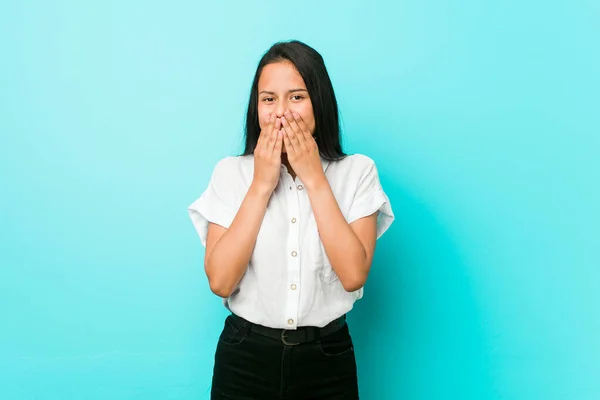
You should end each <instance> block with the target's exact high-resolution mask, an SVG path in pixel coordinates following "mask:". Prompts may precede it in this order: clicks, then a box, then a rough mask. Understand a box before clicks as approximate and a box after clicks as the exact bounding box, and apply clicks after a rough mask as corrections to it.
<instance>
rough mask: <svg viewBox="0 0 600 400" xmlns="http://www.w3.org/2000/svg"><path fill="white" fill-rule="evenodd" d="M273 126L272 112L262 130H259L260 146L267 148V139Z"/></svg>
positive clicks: (271, 132) (271, 133) (273, 117)
mask: <svg viewBox="0 0 600 400" xmlns="http://www.w3.org/2000/svg"><path fill="white" fill-rule="evenodd" d="M274 127H275V116H274V115H273V114H270V115H269V123H268V125H267V126H266V127H265V129H264V132H262V131H261V135H260V136H261V138H262V146H263V148H265V149H268V148H269V139H270V138H271V136H272V135H273V128H274Z"/></svg>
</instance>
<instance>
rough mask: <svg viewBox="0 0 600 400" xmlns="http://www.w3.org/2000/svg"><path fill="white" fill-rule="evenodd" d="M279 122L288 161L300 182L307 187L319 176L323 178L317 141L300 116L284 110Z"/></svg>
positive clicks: (316, 180) (318, 178)
mask: <svg viewBox="0 0 600 400" xmlns="http://www.w3.org/2000/svg"><path fill="white" fill-rule="evenodd" d="M281 122H282V130H283V144H284V145H285V150H286V152H287V157H288V161H289V162H290V165H291V166H292V168H293V169H294V172H295V173H296V175H298V177H300V180H302V183H304V185H305V186H307V187H309V186H310V185H313V184H315V183H316V182H318V181H319V180H320V179H321V178H325V173H324V172H323V166H322V164H321V156H320V155H319V148H318V147H317V142H316V141H315V139H314V138H313V136H312V134H311V133H310V130H309V129H308V126H306V123H304V121H303V120H302V117H301V116H300V115H299V114H297V113H292V112H291V111H286V112H285V113H284V115H283V117H282V118H281Z"/></svg>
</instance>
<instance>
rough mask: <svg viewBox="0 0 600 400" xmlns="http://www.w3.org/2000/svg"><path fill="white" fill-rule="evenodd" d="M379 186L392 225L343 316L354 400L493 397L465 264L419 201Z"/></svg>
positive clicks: (392, 185) (386, 184)
mask: <svg viewBox="0 0 600 400" xmlns="http://www.w3.org/2000/svg"><path fill="white" fill-rule="evenodd" d="M383 184H384V187H385V189H386V193H387V194H388V196H389V197H390V201H391V202H392V207H393V210H394V214H395V215H396V220H395V222H394V224H392V227H391V228H390V229H389V231H388V232H387V233H386V234H384V236H383V237H382V238H381V239H380V241H379V242H378V245H377V250H376V255H375V259H374V261H373V267H372V270H371V274H370V277H369V280H368V282H367V285H366V286H365V292H364V297H363V298H362V299H361V300H359V301H358V302H357V303H356V304H355V308H354V310H353V311H351V312H350V313H349V318H348V319H349V325H350V328H351V332H352V336H353V338H354V342H355V347H356V357H357V362H358V373H359V385H360V391H361V398H365V399H377V400H385V399H393V400H398V399H401V398H403V399H409V398H410V399H424V400H425V399H426V400H435V399H443V400H448V399H461V400H466V399H477V400H481V399H486V400H490V399H494V398H497V393H495V390H494V385H493V381H492V376H491V370H490V360H489V353H488V351H487V348H486V340H485V337H484V330H483V326H482V318H481V316H480V315H479V306H478V304H477V299H476V298H475V296H474V294H473V291H472V287H471V282H470V281H469V268H468V266H467V265H465V263H464V262H463V261H462V260H461V257H460V255H459V254H458V251H457V249H456V246H455V243H454V242H453V238H452V237H450V235H449V233H448V232H447V231H446V230H445V229H444V227H443V226H442V225H441V223H440V222H439V221H438V220H437V219H436V216H435V213H434V212H433V210H431V209H430V208H429V207H428V205H427V204H425V203H424V202H422V201H421V200H420V199H417V198H415V197H414V196H412V195H411V193H409V192H408V191H407V190H405V189H404V188H403V187H401V186H400V185H399V184H398V183H397V182H392V181H391V180H390V181H388V182H384V183H383Z"/></svg>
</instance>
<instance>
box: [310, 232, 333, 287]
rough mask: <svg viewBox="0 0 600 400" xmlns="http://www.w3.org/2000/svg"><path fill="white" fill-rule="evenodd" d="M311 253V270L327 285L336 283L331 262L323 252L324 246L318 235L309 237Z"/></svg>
mask: <svg viewBox="0 0 600 400" xmlns="http://www.w3.org/2000/svg"><path fill="white" fill-rule="evenodd" d="M311 253H312V254H311V258H310V263H311V269H312V270H313V271H314V273H315V274H316V275H317V277H318V278H319V279H321V280H322V281H323V282H325V283H326V284H328V285H331V284H333V283H334V282H336V281H338V280H339V277H338V276H337V274H336V273H335V271H334V270H333V268H332V266H331V262H330V261H329V258H328V257H327V253H326V252H325V246H324V245H323V242H322V241H321V237H320V236H319V234H318V233H316V234H314V235H313V236H312V237H311Z"/></svg>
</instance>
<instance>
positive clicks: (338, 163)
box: [329, 153, 375, 173]
mask: <svg viewBox="0 0 600 400" xmlns="http://www.w3.org/2000/svg"><path fill="white" fill-rule="evenodd" d="M329 165H330V166H333V167H334V169H335V170H339V171H340V172H341V171H346V172H348V171H351V172H357V173H361V172H363V171H367V170H369V169H372V168H375V161H374V160H373V159H372V158H371V157H369V156H367V155H365V154H360V153H354V154H348V155H346V156H345V157H343V158H340V159H339V160H335V161H331V162H330V164H329Z"/></svg>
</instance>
